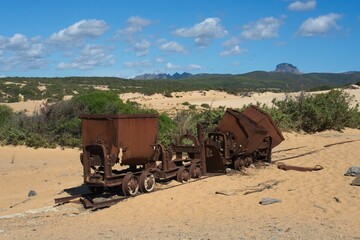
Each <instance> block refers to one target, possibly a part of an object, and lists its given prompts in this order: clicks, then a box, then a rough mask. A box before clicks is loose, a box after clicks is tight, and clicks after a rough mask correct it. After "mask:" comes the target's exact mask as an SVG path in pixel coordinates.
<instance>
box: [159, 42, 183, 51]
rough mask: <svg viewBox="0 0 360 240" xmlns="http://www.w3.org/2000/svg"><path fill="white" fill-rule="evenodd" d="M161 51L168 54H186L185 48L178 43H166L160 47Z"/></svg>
mask: <svg viewBox="0 0 360 240" xmlns="http://www.w3.org/2000/svg"><path fill="white" fill-rule="evenodd" d="M160 49H161V50H163V51H166V52H178V53H186V50H185V48H184V47H183V46H182V45H180V44H179V43H177V42H174V41H171V42H166V43H164V44H162V45H161V46H160Z"/></svg>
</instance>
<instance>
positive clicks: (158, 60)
mask: <svg viewBox="0 0 360 240" xmlns="http://www.w3.org/2000/svg"><path fill="white" fill-rule="evenodd" d="M155 61H156V62H158V63H162V62H164V61H165V60H164V59H163V58H162V57H157V58H156V59H155Z"/></svg>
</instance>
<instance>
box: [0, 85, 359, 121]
mask: <svg viewBox="0 0 360 240" xmlns="http://www.w3.org/2000/svg"><path fill="white" fill-rule="evenodd" d="M98 89H102V90H106V88H98ZM344 91H345V92H347V93H349V94H350V95H352V96H354V100H353V102H352V106H355V104H357V103H360V89H345V90H344ZM324 92H326V91H319V92H313V93H312V94H317V93H324ZM298 94H300V93H299V92H296V93H288V94H285V93H273V92H265V93H251V94H249V96H235V95H231V94H227V93H225V92H220V91H192V92H191V91H190V92H176V93H172V96H173V97H172V98H169V97H165V96H163V95H162V94H154V95H151V96H146V95H143V94H141V93H125V94H121V95H120V98H121V99H122V100H124V101H126V100H130V101H134V102H137V103H139V104H140V105H142V106H143V107H146V108H153V109H156V110H158V111H160V112H167V113H169V114H175V113H176V112H177V111H179V110H186V109H189V106H185V105H183V103H185V102H188V103H189V104H191V105H196V108H197V109H203V108H202V107H201V104H204V103H206V104H208V105H209V106H211V107H212V108H218V107H226V108H241V107H243V105H248V104H251V103H252V104H256V103H257V102H259V103H261V104H266V105H268V106H272V104H273V103H272V100H273V99H277V100H283V99H285V97H286V95H290V96H296V95H298ZM71 97H72V96H71V95H68V96H65V97H64V100H69V99H71ZM43 103H44V101H30V100H29V101H26V102H16V103H2V104H6V105H8V106H10V107H12V108H13V109H14V110H15V111H23V110H25V111H26V113H27V114H29V115H30V114H32V113H33V112H34V111H37V110H39V109H40V108H41V106H43Z"/></svg>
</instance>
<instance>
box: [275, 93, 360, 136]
mask: <svg viewBox="0 0 360 240" xmlns="http://www.w3.org/2000/svg"><path fill="white" fill-rule="evenodd" d="M351 100H352V97H351V96H350V95H349V94H348V93H345V92H344V91H341V90H331V91H329V92H328V93H322V94H317V95H306V94H304V93H302V94H301V95H299V96H298V97H296V98H290V97H287V98H286V99H285V100H284V101H274V104H275V106H276V107H277V108H278V110H279V111H280V113H282V114H285V116H286V117H285V116H284V120H285V121H286V122H293V124H294V128H295V130H303V131H305V132H317V131H324V130H329V129H333V130H341V129H344V128H345V127H354V126H358V125H359V112H358V106H355V107H353V108H352V107H350V103H351Z"/></svg>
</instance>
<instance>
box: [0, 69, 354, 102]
mask: <svg viewBox="0 0 360 240" xmlns="http://www.w3.org/2000/svg"><path fill="white" fill-rule="evenodd" d="M359 79H360V72H352V73H347V74H335V73H309V74H295V75H294V74H282V73H276V72H262V71H256V72H251V73H246V74H238V75H230V74H203V75H192V76H190V77H187V78H182V79H162V80H129V79H122V78H114V77H65V78H20V77H5V78H0V89H1V91H0V102H17V101H20V100H21V98H20V96H22V97H23V99H24V100H29V99H30V100H39V99H48V101H50V102H56V101H59V100H62V99H63V97H64V96H65V95H76V94H81V93H86V92H88V91H92V90H95V89H99V88H101V87H106V88H107V89H110V90H111V91H113V92H116V93H118V94H119V93H126V92H140V93H143V94H145V95H152V94H155V93H160V94H163V95H164V96H166V97H169V98H171V97H173V95H172V93H173V92H183V91H202V90H219V91H225V92H227V93H230V94H235V95H239V94H240V95H241V94H244V93H246V92H249V91H257V92H261V91H283V92H290V91H314V90H324V89H330V88H334V87H343V86H346V85H349V84H354V83H358V85H359Z"/></svg>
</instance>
